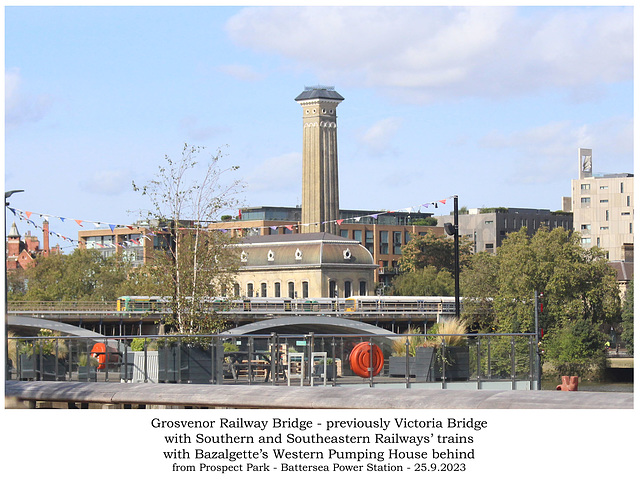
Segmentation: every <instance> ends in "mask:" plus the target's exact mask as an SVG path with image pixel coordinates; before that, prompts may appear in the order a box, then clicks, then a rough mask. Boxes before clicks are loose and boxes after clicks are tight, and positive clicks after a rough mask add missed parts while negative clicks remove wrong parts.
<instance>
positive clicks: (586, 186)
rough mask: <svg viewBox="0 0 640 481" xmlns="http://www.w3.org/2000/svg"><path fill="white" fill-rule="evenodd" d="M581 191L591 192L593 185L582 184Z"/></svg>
mask: <svg viewBox="0 0 640 481" xmlns="http://www.w3.org/2000/svg"><path fill="white" fill-rule="evenodd" d="M580 189H581V190H591V184H581V185H580Z"/></svg>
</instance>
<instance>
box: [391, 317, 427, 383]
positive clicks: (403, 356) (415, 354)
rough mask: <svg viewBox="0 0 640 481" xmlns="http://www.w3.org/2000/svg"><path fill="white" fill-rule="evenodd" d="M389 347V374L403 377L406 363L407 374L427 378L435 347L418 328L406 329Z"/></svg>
mask: <svg viewBox="0 0 640 481" xmlns="http://www.w3.org/2000/svg"><path fill="white" fill-rule="evenodd" d="M391 348H392V353H391V357H390V358H389V376H402V377H405V376H406V375H407V364H408V366H409V376H415V377H424V378H428V375H429V372H430V369H431V364H432V361H433V354H434V351H435V347H434V342H433V341H432V340H430V339H429V338H427V337H426V336H424V335H421V332H420V329H418V328H413V329H410V330H408V331H407V332H406V333H405V336H403V337H400V338H398V339H395V340H394V341H393V344H392V346H391Z"/></svg>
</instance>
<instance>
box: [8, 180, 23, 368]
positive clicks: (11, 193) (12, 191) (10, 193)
mask: <svg viewBox="0 0 640 481" xmlns="http://www.w3.org/2000/svg"><path fill="white" fill-rule="evenodd" d="M18 192H24V190H10V191H8V192H5V193H4V337H5V339H4V345H5V360H4V365H5V379H9V375H10V371H9V342H8V341H9V301H8V300H7V295H8V293H9V285H8V284H7V280H8V277H7V261H8V260H9V258H8V256H7V207H9V200H8V199H9V197H11V196H12V195H13V194H16V193H18Z"/></svg>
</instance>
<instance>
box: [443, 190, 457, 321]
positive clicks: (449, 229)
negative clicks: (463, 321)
mask: <svg viewBox="0 0 640 481" xmlns="http://www.w3.org/2000/svg"><path fill="white" fill-rule="evenodd" d="M444 231H445V232H446V233H447V234H448V235H452V236H453V264H454V265H453V279H454V290H455V294H454V295H455V304H456V317H457V318H460V247H459V245H458V244H459V242H458V238H459V237H460V234H459V227H458V196H457V195H454V196H453V225H452V224H451V223H449V222H447V223H446V224H445V225H444Z"/></svg>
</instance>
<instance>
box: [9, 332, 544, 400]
mask: <svg viewBox="0 0 640 481" xmlns="http://www.w3.org/2000/svg"><path fill="white" fill-rule="evenodd" d="M451 336H453V335H451ZM452 339H453V337H450V335H447V334H402V335H400V334H398V335H387V336H369V335H359V334H350V335H346V334H339V335H338V334H336V335H333V334H315V333H312V332H310V333H307V334H295V335H294V334H286V335H284V334H276V333H273V334H263V335H243V336H236V337H229V336H228V335H207V336H193V335H191V336H188V335H168V336H160V335H156V336H112V337H100V338H92V337H62V336H37V337H11V338H9V345H8V346H7V353H8V358H9V366H8V369H7V373H8V375H7V378H8V379H16V380H52V381H82V382H148V383H191V384H262V385H265V383H267V384H271V385H304V386H313V385H318V384H322V385H331V386H337V385H340V386H344V385H350V384H351V385H360V386H361V385H369V386H370V387H373V386H375V385H397V386H399V387H403V386H404V387H406V388H410V387H425V388H436V389H446V388H448V387H456V388H466V389H511V390H519V389H530V390H534V389H539V385H540V384H539V377H538V376H539V375H538V372H539V369H538V367H537V352H536V345H535V335H534V334H532V333H525V334H519V333H508V334H466V335H464V336H463V342H462V343H460V344H459V345H453V342H452ZM360 343H365V349H368V352H369V353H370V356H371V358H370V360H369V362H366V361H365V362H364V364H365V365H364V370H365V371H366V372H367V373H368V376H367V377H361V376H358V375H356V374H355V373H354V369H353V366H352V365H351V364H350V362H353V360H350V354H351V352H352V351H353V349H354V347H355V346H356V345H358V344H360ZM373 345H376V346H378V347H379V348H380V351H381V353H382V356H383V359H384V364H383V366H382V368H381V370H380V372H379V373H375V372H374V368H373V367H371V366H374V360H373V356H374V349H376V348H371V346H373ZM452 385H455V386H452Z"/></svg>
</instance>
